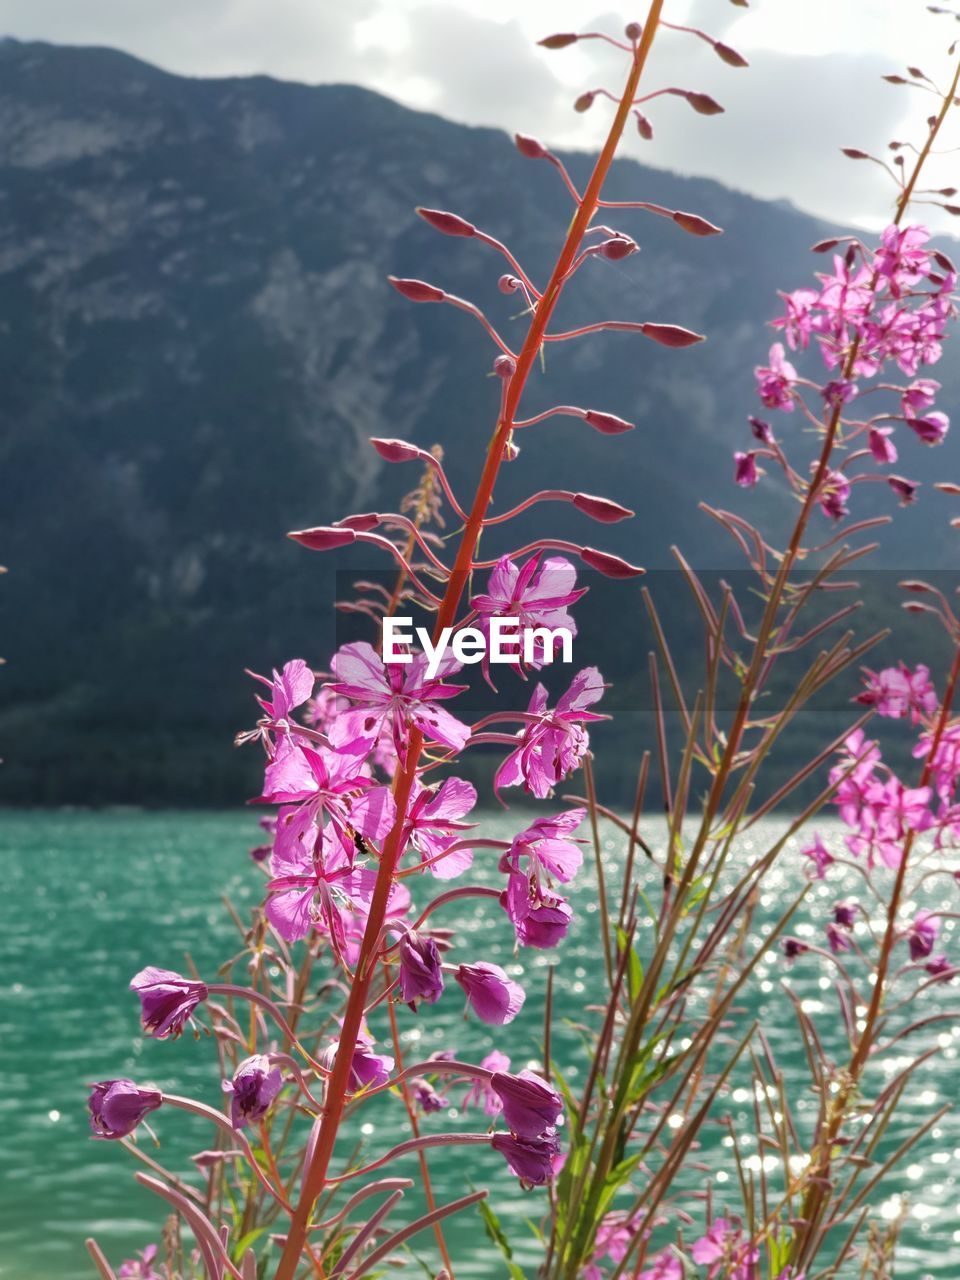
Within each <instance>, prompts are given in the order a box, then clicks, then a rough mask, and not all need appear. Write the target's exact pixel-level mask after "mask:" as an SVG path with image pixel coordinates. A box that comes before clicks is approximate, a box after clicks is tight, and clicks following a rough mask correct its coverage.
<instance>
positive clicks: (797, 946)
mask: <svg viewBox="0 0 960 1280" xmlns="http://www.w3.org/2000/svg"><path fill="white" fill-rule="evenodd" d="M780 946H781V948H782V949H783V954H784V956H785V957H786V961H787V964H791V963H792V962H793V961H794V960H796V958H797V956H802V955H803V954H804V952H805V951H809V950H810V947H809V945H808V944H807V943H806V942H802V941H801V940H800V939H799V938H793V937H789V938H784V939H783V941H782V942H781V944H780Z"/></svg>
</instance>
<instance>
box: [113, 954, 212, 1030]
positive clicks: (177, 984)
mask: <svg viewBox="0 0 960 1280" xmlns="http://www.w3.org/2000/svg"><path fill="white" fill-rule="evenodd" d="M130 990H131V991H135V992H136V993H137V995H138V996H139V997H140V1009H141V1014H142V1019H143V1029H144V1031H145V1032H146V1033H147V1035H149V1036H153V1038H154V1039H155V1040H165V1039H166V1038H167V1037H168V1036H173V1037H176V1036H178V1035H180V1033H181V1032H182V1031H183V1029H184V1027H185V1026H186V1025H187V1023H188V1022H189V1021H190V1016H191V1014H192V1013H193V1011H194V1009H196V1007H197V1005H198V1004H200V1002H201V1001H202V1000H206V998H207V988H206V986H205V985H204V983H202V982H195V981H194V980H193V979H192V978H184V977H183V976H182V975H181V974H179V973H174V971H173V970H172V969H156V968H154V967H153V965H148V966H147V968H146V969H141V970H140V972H139V973H138V974H137V975H136V976H135V977H134V978H133V979H132V980H131V982H130Z"/></svg>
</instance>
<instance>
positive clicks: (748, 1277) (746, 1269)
mask: <svg viewBox="0 0 960 1280" xmlns="http://www.w3.org/2000/svg"><path fill="white" fill-rule="evenodd" d="M742 1234H743V1233H742V1232H741V1230H740V1228H739V1227H735V1226H734V1225H733V1224H732V1223H730V1222H728V1221H727V1220H726V1218H715V1219H714V1221H713V1223H712V1224H711V1226H710V1230H709V1231H708V1232H707V1234H706V1235H705V1236H702V1237H701V1238H700V1239H699V1240H698V1241H697V1242H696V1243H695V1244H694V1246H693V1248H692V1249H691V1250H690V1257H691V1258H692V1259H693V1260H694V1262H696V1263H697V1264H698V1265H700V1266H707V1267H708V1268H709V1270H708V1271H707V1280H716V1278H717V1277H719V1276H722V1277H723V1280H757V1277H758V1275H759V1273H758V1270H757V1263H758V1261H759V1258H760V1253H759V1251H758V1250H757V1249H753V1248H750V1247H749V1245H744V1244H742V1243H741V1239H742Z"/></svg>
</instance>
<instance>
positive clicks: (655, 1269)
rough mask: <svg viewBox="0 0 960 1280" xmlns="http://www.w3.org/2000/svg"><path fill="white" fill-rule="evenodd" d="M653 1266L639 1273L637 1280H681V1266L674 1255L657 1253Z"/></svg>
mask: <svg viewBox="0 0 960 1280" xmlns="http://www.w3.org/2000/svg"><path fill="white" fill-rule="evenodd" d="M652 1261H653V1266H652V1267H648V1268H647V1270H646V1271H641V1272H640V1277H639V1280H683V1264H682V1263H681V1261H680V1259H679V1258H678V1257H677V1256H676V1254H674V1253H668V1252H666V1251H665V1252H663V1253H658V1254H657V1256H656V1257H655V1258H654V1259H652Z"/></svg>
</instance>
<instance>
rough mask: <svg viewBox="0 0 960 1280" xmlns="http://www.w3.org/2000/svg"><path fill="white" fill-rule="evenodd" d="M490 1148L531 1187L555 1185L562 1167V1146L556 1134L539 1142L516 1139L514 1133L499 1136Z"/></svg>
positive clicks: (495, 1136)
mask: <svg viewBox="0 0 960 1280" xmlns="http://www.w3.org/2000/svg"><path fill="white" fill-rule="evenodd" d="M490 1145H491V1147H492V1148H493V1149H494V1151H499V1153H500V1155H502V1156H503V1157H504V1159H505V1160H506V1162H507V1164H508V1165H509V1166H510V1170H511V1172H512V1173H515V1174H516V1175H517V1177H518V1178H519V1179H520V1181H521V1182H522V1183H526V1184H527V1185H528V1186H532V1187H540V1186H543V1184H544V1183H545V1182H550V1181H552V1179H553V1177H554V1174H555V1173H556V1172H557V1170H558V1169H559V1167H560V1144H559V1143H558V1142H557V1139H556V1135H555V1134H552V1133H546V1134H544V1135H543V1136H542V1137H539V1138H515V1137H514V1136H513V1134H512V1133H495V1134H494V1135H493V1139H492V1140H491V1143H490Z"/></svg>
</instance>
